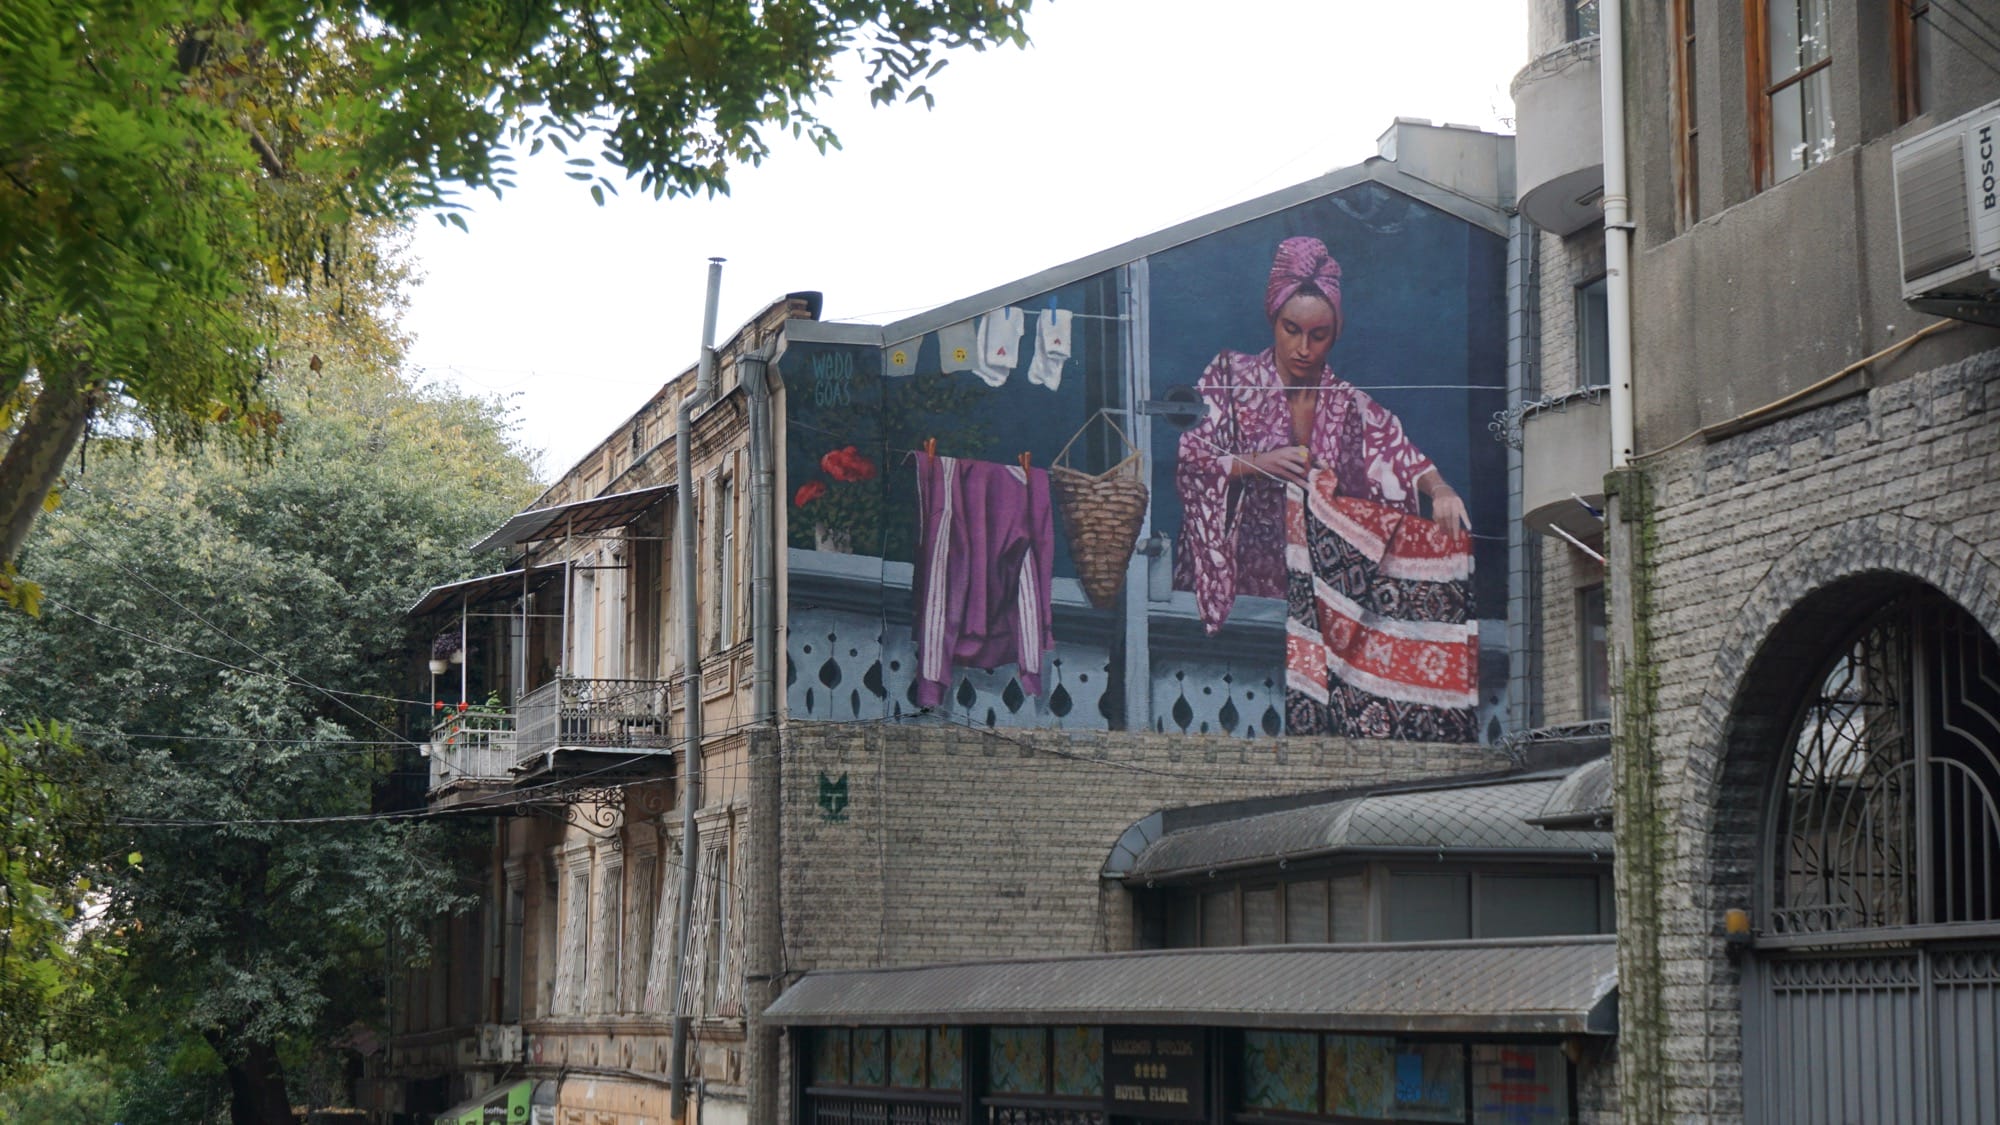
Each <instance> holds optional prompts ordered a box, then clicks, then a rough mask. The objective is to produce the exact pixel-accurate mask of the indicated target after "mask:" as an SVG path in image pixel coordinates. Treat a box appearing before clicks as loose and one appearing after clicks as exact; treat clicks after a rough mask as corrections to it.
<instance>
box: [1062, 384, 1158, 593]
mask: <svg viewBox="0 0 2000 1125" xmlns="http://www.w3.org/2000/svg"><path fill="white" fill-rule="evenodd" d="M1096 418H1103V419H1104V424H1105V425H1107V426H1109V427H1111V432H1112V433H1115V434H1117V435H1118V440H1120V441H1122V442H1124V443H1125V448H1126V449H1128V450H1131V453H1130V454H1129V455H1128V456H1127V457H1126V458H1125V459H1124V460H1122V461H1120V462H1118V463H1117V464H1116V465H1113V466H1111V467H1110V468H1109V469H1106V470H1104V471H1103V472H1101V473H1097V474H1095V475H1092V474H1090V473H1085V472H1080V471H1078V470H1076V469H1073V468H1071V467H1070V466H1069V465H1068V464H1067V459H1068V457H1069V450H1070V446H1072V445H1075V444H1076V439H1077V438H1079V437H1082V436H1083V431H1084V430H1086V429H1089V428H1090V422H1089V421H1085V422H1084V424H1083V427H1082V428H1080V429H1078V430H1077V432H1076V433H1075V434H1073V435H1072V436H1071V437H1070V439H1069V441H1068V443H1067V444H1065V445H1064V446H1063V447H1062V452H1060V453H1058V454H1056V459H1055V463H1054V464H1053V465H1051V466H1050V468H1049V489H1050V491H1052V492H1054V493H1055V499H1056V510H1057V511H1059V512H1061V513H1062V521H1063V533H1064V534H1066V535H1067V536H1069V554H1070V558H1071V559H1073V560H1074V561H1075V563H1076V577H1077V581H1079V582H1080V583H1082V585H1083V592H1084V595H1085V596H1086V597H1088V598H1089V599H1090V604H1091V605H1094V606H1096V607H1097V608H1099V609H1110V608H1111V607H1112V606H1114V605H1116V604H1118V595H1119V592H1120V591H1122V590H1123V589H1124V588H1125V570H1126V567H1127V565H1128V564H1129V563H1130V562H1131V561H1132V547H1133V545H1134V544H1136V543H1137V542H1138V541H1139V527H1140V525H1141V524H1143V523H1144V522H1145V521H1146V501H1147V499H1148V497H1149V495H1150V494H1149V493H1148V492H1147V490H1146V480H1145V471H1144V465H1143V463H1142V462H1141V460H1140V457H1139V451H1138V450H1137V449H1136V448H1134V447H1133V445H1132V441H1131V439H1130V438H1127V437H1126V436H1125V431H1123V430H1121V429H1119V428H1118V424H1117V423H1116V422H1113V421H1112V420H1111V417H1110V416H1109V415H1108V414H1103V413H1099V414H1096V415H1093V416H1092V419H1093V420H1094V419H1096Z"/></svg>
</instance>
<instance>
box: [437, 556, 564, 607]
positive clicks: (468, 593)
mask: <svg viewBox="0 0 2000 1125" xmlns="http://www.w3.org/2000/svg"><path fill="white" fill-rule="evenodd" d="M561 573H562V568H561V567H559V566H544V567H528V568H527V569H525V570H503V571H501V572H500V573H498V574H484V575H481V576H479V577H478V578H467V579H464V580H463V581H459V582H447V583H445V584H444V585H442V586H432V587H431V588H430V589H428V590H426V591H424V596H423V597H421V598H418V599H417V604H415V605H413V606H411V607H410V609H409V612H408V613H407V614H406V616H409V617H422V616H424V615H425V614H428V613H436V612H438V611H439V610H442V609H457V608H458V607H459V605H460V604H461V603H463V604H465V605H468V606H474V605H485V604H486V603H488V602H496V601H506V600H508V599H510V598H516V597H519V596H520V595H521V591H522V590H524V589H525V590H533V589H535V588H536V587H538V586H540V585H541V584H542V583H544V582H547V581H548V580H549V579H551V578H554V577H556V576H557V575H559V574H561Z"/></svg>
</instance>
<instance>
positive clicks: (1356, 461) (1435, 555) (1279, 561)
mask: <svg viewBox="0 0 2000 1125" xmlns="http://www.w3.org/2000/svg"><path fill="white" fill-rule="evenodd" d="M1264 312H1265V315H1266V317H1267V318H1268V319H1269V320H1270V323H1271V335H1272V343H1271V346H1270V347H1269V348H1266V349H1265V350H1263V351H1261V352H1258V353H1256V354H1254V355H1251V354H1246V353H1243V352H1235V351H1225V352H1223V353H1221V354H1220V355H1218V356H1216V357H1215V359H1214V361H1213V362H1211V363H1210V364H1209V365H1208V369H1207V370H1206V371H1204V372H1203V373H1202V376H1201V379H1200V381H1199V382H1198V383H1197V384H1196V387H1197V389H1198V390H1199V391H1200V393H1201V396H1202V398H1203V400H1204V401H1205V402H1206V403H1207V405H1208V415H1207V417H1205V418H1204V419H1203V420H1202V421H1201V422H1199V423H1197V424H1196V425H1195V426H1194V427H1193V428H1191V429H1189V430H1188V431H1187V432H1186V433H1184V434H1182V435H1181V440H1180V456H1179V462H1178V465H1177V467H1176V469H1175V482H1176V484H1177V486H1178V488H1179V491H1180V498H1181V505H1182V508H1183V511H1184V513H1185V515H1184V521H1183V524H1182V529H1181V542H1180V544H1179V547H1178V550H1177V553H1176V558H1175V562H1176V567H1175V571H1176V573H1175V585H1176V586H1177V587H1179V588H1181V589H1184V590H1191V591H1193V593H1194V595H1195V604H1196V607H1197V609H1198V611H1199V613H1200V615H1201V620H1202V624H1203V626H1204V627H1205V628H1206V629H1207V631H1208V632H1209V633H1215V632H1217V631H1218V630H1220V629H1221V628H1222V626H1223V623H1224V622H1225V621H1226V620H1227V619H1228V617H1229V612H1230V609H1231V607H1232V606H1233V605H1234V603H1235V600H1236V596H1237V595H1238V594H1249V595H1255V596H1263V597H1284V598H1286V599H1287V601H1288V607H1289V608H1288V619H1287V623H1286V693H1285V694H1286V728H1287V731H1288V732H1289V733H1292V734H1316V733H1335V734H1347V735H1351V736H1355V737H1371V738H1412V739H1422V740H1426V741H1471V740H1472V739H1473V738H1474V735H1475V730H1476V725H1475V723H1474V720H1473V711H1472V709H1473V706H1474V704H1475V703H1476V701H1477V696H1476V692H1475V685H1476V683H1477V679H1476V676H1477V667H1478V633H1477V624H1476V622H1475V621H1474V620H1473V617H1472V613H1471V608H1472V607H1471V585H1470V579H1471V558H1472V556H1471V540H1470V537H1469V535H1468V532H1469V529H1470V522H1469V520H1468V519H1467V516H1466V510H1465V503H1464V501H1462V500H1461V499H1460V498H1459V496H1458V493H1457V492H1455V491H1453V490H1452V488H1451V487H1450V486H1449V485H1447V484H1446V483H1445V481H1444V478H1443V477H1442V475H1440V474H1439V472H1438V470H1437V467H1436V466H1435V465H1433V464H1432V463H1431V460H1430V458H1428V457H1426V456H1424V454H1423V452H1422V451H1421V450H1419V449H1418V448H1417V447H1416V445H1415V444H1414V443H1412V442H1411V441H1410V439H1409V438H1408V437H1407V436H1406V435H1405V434H1404V432H1403V424H1402V422H1401V420H1400V419H1398V418H1397V417H1396V416H1395V415H1394V414H1392V413H1390V412H1389V411H1388V410H1387V409H1384V408H1383V407H1382V406H1381V405H1380V404H1378V403H1376V402H1375V401H1374V400H1373V399H1371V398H1370V397H1368V395H1367V394H1365V393H1363V392H1362V391H1360V390H1358V389H1356V388H1355V387H1354V386H1352V385H1351V384H1349V383H1347V382H1345V381H1343V380H1342V379H1340V378H1339V377H1338V376H1336V375H1334V373H1333V371H1332V369H1331V368H1330V367H1329V366H1328V365H1327V362H1326V359H1327V352H1328V350H1329V349H1331V348H1332V347H1333V343H1334V341H1335V340H1336V339H1338V338H1339V336H1340V331H1341V327H1342V319H1341V304H1340V264H1339V263H1338V262H1336V261H1335V260H1334V259H1333V257H1332V255H1330V254H1328V253H1327V249H1326V246H1325V245H1324V244H1323V243H1321V242H1320V240H1319V239H1316V238H1288V239H1286V240H1285V241H1284V242H1282V243H1280V244H1279V245H1278V249H1277V254H1276V256H1275V258H1274V260H1273V261H1272V263H1271V276H1270V281H1269V283H1268V284H1267V285H1266V287H1265V292H1264ZM1420 497H1421V498H1428V499H1429V501H1430V510H1431V515H1430V517H1429V518H1428V519H1425V518H1424V517H1423V514H1422V507H1421V500H1420Z"/></svg>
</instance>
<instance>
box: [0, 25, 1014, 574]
mask: <svg viewBox="0 0 2000 1125" xmlns="http://www.w3.org/2000/svg"><path fill="white" fill-rule="evenodd" d="M1028 3H1029V0H763V2H762V3H758V4H745V3H730V4H704V5H678V4H661V3H658V2H657V0H592V2H591V3H577V2H574V0H546V2H537V3H520V2H517V0H470V2H465V0H386V2H384V0H372V2H371V0H6V3H4V4H0V434H4V435H5V437H6V440H7V444H6V447H5V454H4V457H0V563H4V562H10V561H12V560H13V559H14V558H15V556H16V554H17V552H18V550H19V547H20V545H21V542H22V540H23V539H24V537H25V536H26V534H27V529H28V527H29V526H30V525H31V524H32V522H33V519H34V510H35V506H36V505H38V504H39V503H40V501H41V498H42V496H43V495H45V494H46V493H47V491H48V489H49V488H50V487H51V486H52V485H53V483H54V481H55V476H56V474H57V473H58V472H60V470H61V467H62V464H63V462H64V461H65V460H66V459H67V458H68V456H69V454H70V452H71V450H72V449H73V448H74V447H75V445H76V443H77V440H78V438H79V437H80V435H81V433H82V432H83V419H85V418H87V417H88V416H89V414H91V413H93V412H95V411H98V410H101V409H106V408H111V409H122V410H123V411H125V412H126V413H128V414H129V415H130V416H131V417H132V418H134V419H135V421H136V424H139V425H143V426H144V427H145V428H146V429H147V430H148V431H149V432H151V433H153V434H155V435H157V436H159V437H162V438H165V439H167V440H169V441H171V442H174V443H176V444H177V445H178V446H179V447H181V448H186V447H188V446H190V445H192V444H194V443H196V442H197V441H198V440H201V439H204V438H206V437H208V436H211V435H216V434H221V435H224V436H227V437H230V438H232V439H234V441H235V442H236V443H237V444H239V445H247V446H249V447H252V448H261V447H263V446H264V445H265V443H268V442H269V441H270V440H271V438H272V436H273V434H274V433H275V431H276V428H277V426H278V424H279V422H280V421H281V420H282V417H283V415H282V412H281V411H279V410H278V409H276V408H275V407H274V404H273V401H272V399H271V397H270V395H269V394H268V389H269V384H268V380H269V377H270V376H271V375H272V374H273V368H272V365H273V362H274V357H275V356H276V355H277V354H279V349H278V341H277V340H276V337H275V335H274V334H275V332H276V331H277V329H276V326H277V325H278V324H279V323H280V322H281V321H282V320H284V319H285V317H286V316H287V315H290V314H287V313H285V312H284V311H282V310H281V309H280V308H279V304H280V302H281V301H282V299H283V298H284V297H285V296H286V295H297V294H301V293H308V292H312V291H314V290H316V289H325V288H328V287H333V288H336V289H338V288H340V287H342V286H344V285H346V284H348V279H349V278H351V277H354V276H366V275H367V273H368V269H367V268H366V264H365V263H364V264H363V268H361V269H358V270H357V269H355V268H353V267H354V263H353V262H352V261H351V259H352V257H353V256H354V255H356V254H365V253H366V251H367V249H368V247H369V246H370V245H371V241H370V239H368V238H367V237H359V238H357V237H356V236H355V233H354V222H355V220H356V218H357V217H359V216H364V215H365V216H375V217H380V218H388V219H391V220H402V219H407V218H409V217H412V216H414V215H415V214H416V213H417V212H419V211H421V210H424V209H427V208H431V209H437V210H438V214H439V216H440V218H441V220H450V221H453V222H456V223H457V224H458V225H459V226H464V225H465V223H464V220H463V218H462V217H460V215H459V213H458V211H456V210H453V208H455V207H458V206H459V205H458V204H456V203H455V202H454V201H453V193H454V191H456V190H462V189H463V188H464V187H471V188H490V189H492V190H494V191H495V192H498V191H499V190H501V189H502V188H505V187H507V186H510V183H511V181H510V180H509V178H508V177H509V174H510V171H511V163H510V161H511V158H512V154H513V153H514V152H516V151H518V150H520V149H523V148H525V149H526V150H527V151H528V152H530V153H533V152H537V151H539V150H541V149H542V147H543V146H545V145H547V146H553V147H554V148H555V149H556V150H557V151H559V152H562V153H564V154H565V155H568V156H569V163H570V165H571V171H570V175H571V176H572V177H573V178H575V179H577V180H579V181H582V182H584V183H587V184H588V185H589V186H590V194H591V196H592V197H593V198H594V199H596V200H597V201H598V202H599V203H602V202H603V201H604V198H605V195H606V193H608V192H614V191H616V189H617V185H616V183H615V182H614V179H613V175H612V173H614V172H622V173H623V174H624V175H625V176H627V177H631V178H636V179H637V180H638V181H639V185H640V187H641V189H642V190H647V191H650V192H652V193H653V194H654V195H655V196H656V197H658V196H662V195H680V194H689V193H694V192H700V191H706V192H710V193H715V192H723V191H727V190H728V171H729V169H730V168H731V167H733V166H737V165H741V164H744V163H751V164H754V163H757V162H759V161H761V160H762V159H763V158H764V157H765V156H766V155H767V154H768V153H769V151H770V148H769V143H768V141H767V140H766V137H765V134H766V131H767V130H771V129H783V130H789V131H791V132H792V133H793V134H795V135H798V136H806V137H810V138H811V139H812V140H813V141H814V142H815V143H816V144H817V145H818V146H819V147H820V148H821V149H822V150H824V149H825V148H828V147H832V146H836V145H837V144H838V141H837V139H836V138H835V137H834V136H833V134H832V132H831V131H829V130H828V129H827V127H826V126H825V125H824V124H823V123H822V122H820V121H819V120H818V118H817V117H816V116H815V115H814V112H813V106H814V103H815V101H816V100H817V99H818V98H819V97H821V96H822V95H824V94H826V93H827V92H828V91H829V90H830V89H831V86H832V81H833V74H834V65H835V61H836V60H837V59H838V58H840V57H841V56H843V55H845V54H847V53H848V52H850V51H854V52H858V53H859V54H860V55H861V57H862V58H863V60H864V61H865V63H866V66H867V70H868V83H869V87H870V91H871V95H872V96H873V97H874V98H875V99H876V100H877V101H884V100H898V99H901V100H921V101H923V102H925V103H927V104H928V103H929V101H930V93H929V91H928V90H927V89H926V87H925V86H924V84H923V83H924V82H925V81H926V80H927V79H928V78H929V77H930V76H932V75H934V74H936V73H937V71H938V70H939V69H940V68H941V67H943V66H944V64H945V58H944V56H943V55H942V54H941V53H940V52H941V51H943V50H945V49H948V48H951V47H969V48H972V49H984V48H985V47H988V46H992V45H996V44H1003V43H1012V44H1025V42H1026V36H1025V33H1024V32H1023V30H1022V19H1023V16H1024V15H1025V11H1026V8H1027V6H1028ZM363 303H364V304H365V303H366V302H365V301H364V302H363ZM335 307H337V305H336V306H335ZM31 592H32V591H30V590H29V588H28V587H25V586H22V585H19V584H17V583H16V582H15V581H14V580H13V579H12V578H11V576H10V577H8V578H5V579H0V599H4V600H6V601H7V602H9V603H11V604H15V605H17V606H23V607H24V608H25V605H24V602H25V599H26V597H27V596H29V594H30V593H31Z"/></svg>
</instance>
